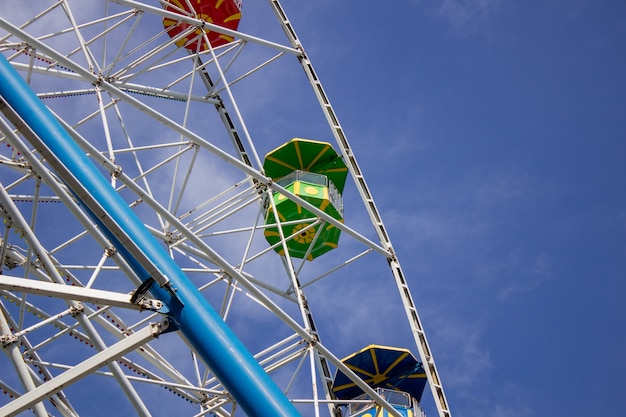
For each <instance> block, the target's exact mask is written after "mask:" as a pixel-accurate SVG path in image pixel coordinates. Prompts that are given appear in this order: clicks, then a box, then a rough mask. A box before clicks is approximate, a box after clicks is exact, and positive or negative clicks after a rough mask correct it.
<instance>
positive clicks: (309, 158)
mask: <svg viewBox="0 0 626 417" xmlns="http://www.w3.org/2000/svg"><path fill="white" fill-rule="evenodd" d="M263 168H264V170H265V174H266V175H268V176H269V177H271V178H272V179H273V180H274V181H276V182H277V183H278V184H280V185H281V186H283V187H285V188H286V189H287V190H288V191H290V192H291V193H293V194H295V195H296V196H298V197H300V198H302V199H303V200H305V201H307V202H308V203H310V204H312V205H313V206H315V207H317V208H319V209H320V210H322V211H323V212H324V213H326V214H328V215H329V216H331V217H332V218H334V219H337V220H338V221H340V222H343V201H342V197H341V193H342V192H343V189H344V186H345V184H346V178H347V175H348V168H347V167H346V165H345V163H344V162H343V160H342V158H341V156H339V155H338V154H337V152H335V150H334V149H333V148H332V146H331V145H330V144H329V143H326V142H319V141H314V140H309V139H300V138H295V139H292V140H290V141H289V142H287V143H285V144H284V145H282V146H280V147H278V148H276V149H275V150H273V151H271V152H270V153H268V154H267V155H266V157H265V161H264V163H263ZM272 199H273V202H274V204H273V205H272V204H270V203H269V202H268V204H267V206H266V212H265V224H266V228H265V232H264V234H265V238H266V239H267V241H268V242H269V243H270V244H271V245H273V246H274V245H276V246H275V250H276V252H278V253H279V254H281V255H286V253H285V248H284V247H283V245H280V244H279V243H280V242H281V235H280V232H279V229H278V224H279V223H280V225H281V229H282V233H283V236H284V237H285V238H286V239H287V243H286V246H287V251H288V253H289V256H293V257H295V258H306V259H307V260H313V259H314V258H316V257H318V256H320V255H322V254H324V253H326V252H328V251H330V250H332V249H334V248H336V247H337V245H338V243H339V236H340V234H341V231H340V230H339V229H337V228H336V227H335V226H333V225H332V224H330V223H328V222H325V221H318V218H317V216H316V215H315V214H313V213H311V212H310V211H309V210H306V209H305V208H303V207H302V206H301V205H299V204H298V203H296V202H294V201H292V200H290V199H289V198H287V197H286V196H285V195H283V194H280V193H274V194H273V195H272ZM274 207H276V213H274ZM277 219H278V220H277Z"/></svg>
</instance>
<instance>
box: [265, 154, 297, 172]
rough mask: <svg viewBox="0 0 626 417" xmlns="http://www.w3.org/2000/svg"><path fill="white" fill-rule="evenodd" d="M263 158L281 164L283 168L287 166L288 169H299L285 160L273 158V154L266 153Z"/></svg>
mask: <svg viewBox="0 0 626 417" xmlns="http://www.w3.org/2000/svg"><path fill="white" fill-rule="evenodd" d="M265 159H266V160H269V161H272V162H275V163H277V164H278V165H282V166H284V167H285V168H289V169H290V170H292V171H297V170H298V169H299V168H297V167H294V166H293V165H290V164H288V163H287V162H285V161H282V160H280V159H277V158H275V157H273V156H271V155H267V156H266V157H265Z"/></svg>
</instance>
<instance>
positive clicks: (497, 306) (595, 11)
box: [13, 0, 626, 417]
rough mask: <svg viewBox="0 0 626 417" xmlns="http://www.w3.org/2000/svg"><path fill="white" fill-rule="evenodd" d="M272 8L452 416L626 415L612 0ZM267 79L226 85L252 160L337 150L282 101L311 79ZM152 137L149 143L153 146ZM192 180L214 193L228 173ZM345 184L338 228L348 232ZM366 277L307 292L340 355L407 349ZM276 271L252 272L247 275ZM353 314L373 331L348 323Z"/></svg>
mask: <svg viewBox="0 0 626 417" xmlns="http://www.w3.org/2000/svg"><path fill="white" fill-rule="evenodd" d="M282 4H283V7H284V8H285V11H286V13H287V15H288V16H289V18H290V20H291V22H292V23H293V25H294V28H295V30H296V32H297V33H298V35H299V37H300V39H301V41H302V43H303V44H304V47H305V49H306V51H307V53H308V55H309V57H310V58H311V60H312V63H313V65H314V67H315V69H316V72H317V75H318V76H319V77H320V79H321V81H322V83H323V85H324V87H325V89H326V92H327V94H328V96H329V98H330V101H331V103H332V105H333V107H334V109H335V112H336V113H337V115H338V117H339V120H340V122H341V125H342V127H343V128H344V130H345V132H346V134H347V136H348V139H349V141H350V143H351V146H352V148H353V150H354V152H355V154H356V157H357V159H358V161H359V165H360V167H361V169H362V171H363V173H364V175H365V178H366V181H367V183H368V185H369V186H370V188H371V190H372V192H373V196H374V199H375V201H376V205H377V206H378V208H379V210H380V212H381V213H382V216H383V220H384V222H385V225H386V226H387V228H388V231H389V233H390V236H391V239H392V242H393V245H394V248H395V250H396V252H397V253H398V255H399V259H400V261H401V264H402V266H403V269H404V272H405V275H406V276H407V279H408V282H409V285H410V287H411V290H412V293H413V296H414V298H415V302H416V304H417V307H418V310H419V313H420V316H421V318H422V321H423V324H424V327H425V330H426V334H427V337H428V340H429V342H430V345H431V348H432V351H433V354H434V356H435V359H436V362H437V367H438V369H439V372H440V374H441V377H442V382H443V385H444V388H445V390H446V394H447V397H448V401H449V403H450V408H451V411H452V415H453V416H469V417H478V416H481V417H530V416H533V417H535V416H537V417H544V416H545V417H547V416H554V415H567V416H572V417H577V416H581V417H582V416H585V417H587V416H590V415H606V416H613V415H620V414H623V411H622V410H624V409H625V408H626V400H625V399H624V395H623V393H624V392H626V378H625V377H624V376H623V374H624V373H625V372H624V371H626V354H624V353H623V348H622V347H621V344H623V342H624V341H625V340H626V334H625V331H624V330H623V329H624V328H625V327H626V326H625V324H626V323H625V319H624V317H625V316H626V308H625V307H624V304H623V301H622V300H623V298H624V296H626V284H624V280H623V278H624V275H625V273H626V237H625V236H626V192H625V189H624V185H623V181H624V178H625V174H626V164H625V162H626V145H625V144H624V139H626V117H625V116H626V114H625V113H626V82H624V74H626V57H625V55H624V51H623V50H624V45H625V44H626V4H624V3H623V2H620V1H617V0H612V1H611V0H600V1H596V2H591V1H588V0H571V1H566V0H552V1H547V2H539V1H534V0H531V1H525V2H512V1H506V0H412V1H409V0H400V1H393V2H387V3H381V4H373V3H367V2H359V1H341V2H335V1H330V0H319V1H316V2H306V3H304V2H296V1H291V0H284V1H283V2H282ZM265 6H266V4H264V3H263V4H261V3H253V2H252V1H250V0H244V5H243V20H242V23H241V26H240V29H241V30H242V31H243V32H245V33H249V34H252V35H257V34H259V36H261V35H263V36H268V37H272V36H274V35H276V34H277V31H278V30H279V29H277V28H273V27H271V26H270V25H265V22H266V21H267V20H265V19H268V15H267V14H265V15H263V14H261V11H260V9H261V7H263V8H264V9H267V7H265ZM78 9H80V8H78ZM13 12H15V11H13ZM21 13H24V14H28V13H30V12H28V11H24V10H21ZM263 13H268V11H267V10H264V11H263ZM269 17H271V16H269ZM17 20H20V19H16V21H17ZM22 20H23V19H22ZM266 26H267V27H266ZM150 29H151V30H160V28H159V25H158V24H157V25H155V27H150ZM296 67H297V66H296ZM291 68H293V67H291ZM296 70H297V71H300V69H299V68H296ZM272 71H273V69H272V68H268V69H267V70H266V72H264V73H262V74H263V75H262V76H264V77H266V78H259V81H260V82H258V83H254V88H252V89H250V90H245V89H244V88H243V87H241V89H240V87H239V86H240V84H237V86H236V87H234V90H235V91H236V92H237V93H238V94H239V93H241V95H242V96H243V97H244V98H245V99H244V100H241V101H239V105H240V106H241V110H242V113H243V115H244V119H245V120H246V123H247V125H248V127H249V128H250V131H251V133H252V136H253V137H254V141H255V145H256V146H258V148H257V149H258V151H259V154H260V155H261V157H262V156H263V155H264V153H265V152H268V151H269V150H271V149H273V148H275V147H276V146H278V145H280V144H281V143H282V141H284V140H286V139H288V138H290V137H293V136H300V135H301V136H302V137H308V138H313V139H319V140H329V141H330V140H332V137H331V135H329V134H328V132H327V127H326V126H325V125H324V124H323V123H319V119H320V117H319V116H320V114H319V113H318V109H317V108H313V107H304V110H302V108H300V107H297V106H295V105H294V106H292V101H293V102H294V103H295V102H296V101H298V100H299V99H300V98H310V97H309V96H307V95H310V94H311V93H310V90H309V89H308V87H309V86H308V84H307V83H306V80H304V81H305V82H304V83H303V84H304V86H303V89H302V90H295V89H294V90H293V93H292V94H290V95H288V97H287V98H280V99H277V97H278V95H279V93H283V92H285V90H286V91H287V92H291V90H290V88H292V87H291V85H292V84H294V85H295V84H297V82H301V81H302V80H303V77H302V74H301V72H297V71H294V72H293V73H286V72H281V71H284V69H283V68H282V67H280V68H279V69H278V70H277V72H272ZM296 72H297V74H296ZM276 80H280V81H281V82H280V83H279V85H278V87H277V86H276V85H275V84H273V83H272V82H274V81H276ZM241 84H244V83H241ZM300 87H302V83H301V84H298V88H300ZM246 88H247V87H246ZM239 89H240V90H239ZM242 90H243V91H242ZM238 99H239V97H238ZM274 99H277V101H280V100H282V101H280V102H279V103H278V104H277V103H276V102H274V101H273V100H274ZM85 100H86V101H87V100H89V103H90V104H93V100H91V97H88V98H86V99H85ZM268 103H271V105H269V104H268ZM314 104H315V103H314ZM274 105H276V107H275V109H276V110H272V109H274V107H273V106H274ZM307 105H309V104H307ZM307 105H305V106H307ZM268 107H270V111H269V114H271V117H269V118H268V116H267V115H268ZM163 110H165V108H163ZM202 111H204V109H202ZM272 111H273V114H272ZM73 112H74V109H73V108H68V113H73ZM77 113H78V112H77ZM197 114H204V113H197ZM197 119H199V120H201V119H202V118H201V117H197ZM137 120H139V119H137ZM201 121H202V120H201ZM150 129H152V130H150ZM150 129H148V128H146V130H147V131H148V132H149V133H147V134H146V135H147V136H149V138H148V140H152V139H153V137H154V138H157V139H160V138H159V132H158V129H159V127H158V126H155V125H151V126H150ZM94 132H97V129H94ZM203 132H205V131H203ZM212 135H215V136H212ZM207 136H208V137H209V139H210V140H214V139H215V140H220V139H224V138H223V137H220V136H219V135H218V134H217V132H216V131H215V132H214V131H211V130H209V131H208V133H207ZM94 138H97V133H94ZM163 140H164V139H163ZM226 143H227V144H228V145H229V146H230V143H229V142H226ZM202 169H203V170H206V172H205V174H206V175H205V177H210V178H211V179H212V181H211V183H212V184H213V183H217V182H219V179H220V178H218V177H219V175H220V174H223V172H222V171H221V166H220V167H217V166H213V165H211V164H209V163H207V164H206V165H205V166H203V167H202ZM238 179H239V178H238ZM229 180H230V179H229V178H226V177H225V178H224V184H230V182H228V181H229ZM198 186H206V184H198ZM221 186H222V184H219V186H217V187H221ZM223 186H224V187H225V186H226V185H223ZM353 187H354V186H353V184H352V185H350V184H348V186H347V191H346V194H345V196H344V197H345V203H346V221H347V222H353V221H354V222H355V223H357V225H358V226H362V224H360V222H363V217H359V215H360V214H358V213H357V210H356V208H355V207H354V204H353V199H354V195H351V194H350V193H354V188H353ZM49 226H50V225H49V224H46V225H44V227H49ZM38 230H41V229H38ZM45 230H48V229H45ZM341 245H342V246H343V247H344V248H345V247H349V245H350V243H349V241H348V240H347V239H346V238H344V237H342V242H341ZM219 249H220V250H222V251H223V252H224V253H229V250H230V249H229V247H228V246H226V245H225V246H224V247H220V248H219ZM337 252H339V250H337ZM98 256H99V255H98ZM235 256H240V254H239V253H236V254H235ZM238 259H239V258H238ZM238 259H237V261H238ZM334 260H335V259H334V257H332V256H330V255H328V256H324V257H323V258H320V259H319V260H316V261H315V262H317V263H319V264H321V265H325V264H332V262H333V261H334ZM275 262H276V263H277V264H278V262H279V261H278V258H277V257H276V259H275ZM255 266H256V265H253V266H252V268H254V267H255ZM383 266H384V267H386V265H383ZM369 267H370V265H369V264H367V263H366V264H365V267H360V266H358V265H355V266H354V268H353V269H347V271H346V272H341V273H339V274H337V275H338V276H334V277H332V278H329V279H325V280H323V281H320V283H319V284H318V283H316V284H315V285H313V286H311V287H308V288H307V289H306V291H307V296H308V297H309V301H311V306H312V308H313V310H314V314H315V316H316V322H317V323H318V324H319V329H320V334H321V336H322V340H323V342H324V343H325V345H327V346H329V347H331V348H332V349H333V351H334V352H335V353H336V354H337V355H340V356H342V355H348V354H350V353H352V352H353V351H355V350H357V349H360V348H361V347H362V346H363V345H364V344H368V343H377V344H391V345H403V346H411V343H412V338H411V336H410V334H407V330H406V327H407V325H406V319H405V318H404V317H403V312H402V310H401V308H400V307H399V305H398V303H399V300H398V299H397V291H396V289H395V288H391V286H390V285H389V284H388V283H389V282H390V281H384V280H378V278H379V277H378V275H377V274H379V272H380V271H381V270H379V269H369ZM272 268H276V269H272ZM279 269H280V267H278V268H277V267H276V266H275V265H274V264H271V265H267V264H263V265H261V266H260V267H259V270H260V271H262V272H260V273H259V275H260V276H262V277H263V278H267V277H266V276H265V275H269V277H270V279H273V278H275V276H274V275H273V274H275V272H276V271H277V270H279ZM252 270H253V271H255V272H256V270H255V269H252ZM268 271H269V272H268ZM380 273H388V269H386V270H384V271H382V272H380ZM263 274H265V275H263ZM275 275H276V276H278V274H275ZM380 282H382V283H383V284H379V283H380ZM126 285H129V284H128V283H126ZM374 297H378V298H374ZM242 298H243V297H242ZM355 300H356V302H354V301H355ZM244 301H245V300H244ZM244 312H247V310H245V311H244ZM233 315H234V314H233ZM373 315H375V316H377V318H378V319H379V320H375V319H374V317H373ZM237 319H239V320H240V321H237ZM363 319H365V320H366V321H368V323H370V325H369V326H368V327H358V326H362V320H363ZM251 321H252V322H253V323H254V325H253V326H252V327H254V328H253V329H251V328H250V327H251V326H250V322H251ZM263 324H265V325H267V322H265V321H264V318H261V317H256V316H255V317H247V316H243V318H241V317H235V319H234V320H233V323H232V325H233V327H234V328H237V329H238V330H241V333H242V334H244V335H248V336H249V335H251V334H252V335H253V336H254V337H252V338H253V339H257V338H261V336H267V335H268V334H270V333H271V332H268V329H267V328H264V327H263ZM257 333H258V334H257ZM429 396H430V394H429V393H428V392H427V393H426V394H425V395H424V408H425V409H426V411H427V414H428V415H429V416H435V415H436V412H435V410H434V409H433V405H432V403H431V402H430V400H429V399H428V398H429ZM116 406H117V405H116ZM101 411H102V412H105V413H107V415H108V414H110V412H109V411H108V410H101Z"/></svg>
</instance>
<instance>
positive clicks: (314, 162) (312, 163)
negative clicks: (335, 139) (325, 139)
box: [306, 145, 330, 171]
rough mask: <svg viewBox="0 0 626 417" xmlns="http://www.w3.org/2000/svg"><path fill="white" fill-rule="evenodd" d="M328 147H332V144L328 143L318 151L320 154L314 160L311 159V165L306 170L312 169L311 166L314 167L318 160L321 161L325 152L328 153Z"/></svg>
mask: <svg viewBox="0 0 626 417" xmlns="http://www.w3.org/2000/svg"><path fill="white" fill-rule="evenodd" d="M328 148H330V145H326V146H324V147H323V148H322V150H320V151H319V152H318V154H317V155H316V156H315V158H313V160H312V161H311V163H309V166H307V167H306V170H307V171H308V170H310V169H311V167H313V166H314V165H315V164H316V163H317V161H319V159H320V158H321V157H322V156H324V154H325V153H326V151H327V150H328Z"/></svg>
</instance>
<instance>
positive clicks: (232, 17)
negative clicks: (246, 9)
mask: <svg viewBox="0 0 626 417" xmlns="http://www.w3.org/2000/svg"><path fill="white" fill-rule="evenodd" d="M233 20H241V13H235V14H232V15H230V16H228V17H227V18H226V19H224V23H227V22H232V21H233ZM232 39H235V38H232Z"/></svg>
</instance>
